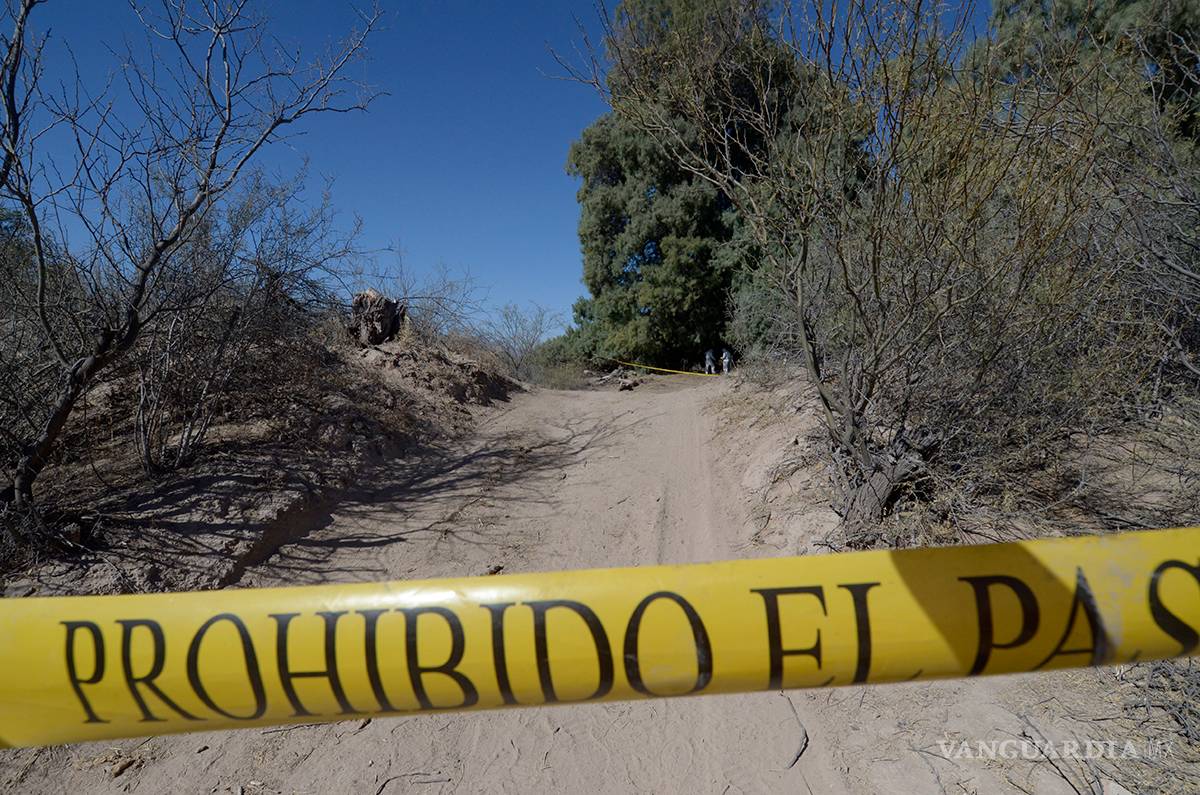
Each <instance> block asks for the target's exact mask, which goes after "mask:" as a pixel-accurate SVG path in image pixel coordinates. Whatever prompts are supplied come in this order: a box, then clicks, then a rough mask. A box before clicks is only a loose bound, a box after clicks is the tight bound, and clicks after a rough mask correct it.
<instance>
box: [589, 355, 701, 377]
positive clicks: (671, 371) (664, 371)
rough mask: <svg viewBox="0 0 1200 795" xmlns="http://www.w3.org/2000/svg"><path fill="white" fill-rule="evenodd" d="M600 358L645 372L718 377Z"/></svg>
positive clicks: (605, 357) (604, 357)
mask: <svg viewBox="0 0 1200 795" xmlns="http://www.w3.org/2000/svg"><path fill="white" fill-rule="evenodd" d="M600 358H602V359H606V360H608V361H610V362H616V363H617V364H623V365H625V366H626V367H640V368H642V369H643V370H657V371H658V372H660V373H676V374H677V375H698V376H700V377H702V378H717V377H718V376H717V374H716V373H693V372H691V371H689V370H668V369H667V368H665V367H651V366H650V365H648V364H638V363H637V362H623V361H621V360H620V359H609V358H608V357H607V356H601V357H600Z"/></svg>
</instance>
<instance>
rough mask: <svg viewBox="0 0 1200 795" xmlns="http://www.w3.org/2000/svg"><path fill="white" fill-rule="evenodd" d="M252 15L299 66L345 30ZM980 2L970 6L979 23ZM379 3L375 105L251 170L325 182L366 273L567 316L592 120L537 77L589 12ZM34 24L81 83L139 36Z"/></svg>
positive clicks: (575, 0)
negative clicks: (382, 272) (402, 274)
mask: <svg viewBox="0 0 1200 795" xmlns="http://www.w3.org/2000/svg"><path fill="white" fill-rule="evenodd" d="M614 1H615V0H610V2H609V3H608V4H609V5H612V3H613V2H614ZM151 2H153V0H151ZM360 4H361V5H369V4H370V0H361V2H360ZM262 5H265V11H266V13H267V14H268V15H269V16H270V17H271V18H272V19H273V20H274V21H275V24H274V25H273V30H274V31H275V32H276V33H277V34H278V35H279V36H280V38H281V39H282V40H283V41H284V42H288V43H292V44H294V45H296V46H298V47H300V48H301V49H303V50H304V51H306V52H311V53H313V54H314V55H315V54H317V53H319V52H320V51H321V50H322V49H323V48H324V47H325V46H326V45H327V44H329V43H330V41H331V40H333V39H337V38H339V37H340V36H341V35H342V34H344V33H345V32H346V31H348V30H349V29H350V27H351V26H352V25H353V24H354V22H355V20H356V16H355V14H354V12H353V10H352V8H351V6H350V5H349V4H348V3H347V2H343V0H290V1H289V0H267V1H266V2H265V3H264V4H262ZM989 5H990V4H989V3H988V2H986V0H984V2H982V3H981V4H980V5H979V7H977V8H976V13H975V15H974V16H975V18H976V20H977V21H979V22H980V23H982V21H983V20H985V19H986V17H987V10H988V8H989ZM384 6H385V8H386V12H387V13H386V20H385V24H384V27H383V30H381V31H380V32H379V33H378V34H377V35H376V36H375V38H374V39H373V41H372V42H371V44H370V57H369V60H368V62H367V63H366V64H365V67H364V70H365V71H364V72H363V76H364V77H365V79H366V80H367V81H368V82H370V83H372V84H374V85H375V86H377V87H378V88H379V89H380V90H382V91H386V92H387V93H388V94H389V96H385V97H381V98H380V99H378V100H377V101H376V103H375V104H374V105H373V106H372V107H371V110H370V111H369V112H367V113H365V114H356V115H350V116H334V117H321V118H318V119H316V120H315V121H314V120H309V121H308V122H306V124H305V127H304V129H305V130H306V131H307V132H306V134H305V135H303V136H301V137H299V138H296V139H293V140H292V141H291V142H290V144H289V145H290V146H291V147H292V148H291V149H288V148H276V149H275V150H273V151H272V152H271V153H269V154H268V155H267V156H266V157H265V158H263V160H262V161H261V162H263V163H266V164H267V165H270V166H272V167H277V168H278V169H279V170H280V171H282V172H283V173H288V172H289V171H292V170H294V169H296V168H298V167H299V165H300V162H301V155H307V157H308V158H309V168H310V173H311V175H312V178H313V182H314V184H316V185H318V186H319V185H320V182H319V179H320V177H331V178H333V179H334V188H333V199H334V204H335V206H336V207H337V208H338V209H339V211H340V212H341V213H342V214H344V216H345V224H346V225H347V226H349V225H350V224H351V223H352V217H353V216H355V215H357V216H358V217H360V218H361V219H362V222H363V236H362V238H361V244H362V245H363V247H364V248H367V249H372V250H379V251H381V253H380V254H379V256H378V259H377V267H378V268H387V267H388V266H389V265H390V264H392V263H394V262H395V258H394V256H392V255H390V254H385V253H382V250H384V249H385V248H387V247H389V246H394V247H396V248H398V249H399V250H400V251H401V252H402V254H403V258H404V263H405V267H406V268H408V269H411V270H415V271H417V272H421V271H425V270H427V269H431V268H433V267H436V266H438V265H439V264H444V265H447V266H449V267H450V268H451V269H453V270H458V271H462V270H469V271H470V273H471V274H472V275H473V276H474V278H475V279H476V280H477V281H478V282H479V283H480V284H481V285H482V286H484V287H485V288H487V303H489V304H491V305H492V306H498V305H500V304H504V303H506V302H510V301H511V302H516V303H524V302H526V301H535V302H537V303H539V304H541V305H543V306H546V307H548V308H551V309H553V310H555V311H557V312H561V313H562V314H563V316H564V318H566V319H569V317H570V306H571V304H572V302H573V301H574V300H575V298H576V297H577V296H579V295H580V294H582V293H583V292H584V287H583V284H582V281H581V275H582V262H581V258H580V253H579V242H578V238H577V236H576V225H577V222H578V217H579V209H578V205H577V204H576V201H575V191H576V188H577V185H576V180H574V179H573V178H571V177H569V176H567V174H566V171H565V164H566V157H567V149H568V147H569V146H570V145H571V142H572V141H573V140H575V139H576V138H577V137H578V136H579V133H580V132H581V131H582V130H583V129H584V128H585V127H586V126H587V125H588V124H590V123H591V122H592V121H593V120H594V119H595V118H596V117H597V116H599V115H600V114H601V113H603V112H604V110H605V108H604V105H603V103H602V102H601V101H600V99H599V97H597V96H596V95H595V93H594V92H593V91H591V90H590V89H588V88H586V87H584V86H581V85H578V84H575V83H571V82H568V81H563V80H556V79H553V78H552V77H551V76H550V75H556V74H560V70H559V67H558V66H557V64H555V62H554V60H553V58H552V57H551V55H550V52H549V50H548V48H549V47H551V46H553V47H554V48H555V49H557V50H560V51H566V52H568V53H569V52H571V50H572V47H573V45H575V44H581V42H580V36H579V31H578V29H577V27H576V19H578V20H580V21H581V22H583V23H584V24H585V25H587V26H588V27H590V28H591V29H592V32H593V40H598V39H599V37H598V36H597V35H595V31H596V28H597V27H598V25H597V20H596V11H595V6H594V3H593V0H509V1H507V2H502V0H440V1H439V0H398V1H397V2H392V3H384ZM34 19H35V20H36V29H37V30H38V31H39V32H45V31H46V30H47V29H49V30H50V32H51V37H52V41H51V47H49V48H48V55H50V56H51V57H57V58H59V59H60V62H59V63H52V64H51V65H50V71H51V72H53V71H54V70H55V68H56V67H62V66H63V65H64V64H63V62H61V57H62V54H63V52H64V50H62V49H61V46H60V47H55V46H54V45H55V44H56V43H57V44H60V45H61V43H62V42H67V43H68V44H69V45H70V49H71V52H72V53H73V54H74V57H75V59H76V60H77V62H78V63H79V65H80V69H81V72H82V73H83V74H84V76H85V79H87V80H88V81H89V83H91V84H92V85H94V86H100V85H103V79H104V75H105V74H107V73H109V72H111V71H112V70H113V69H114V68H115V63H116V61H115V58H114V56H112V55H111V53H110V52H109V48H114V49H118V50H120V49H123V42H124V41H125V40H126V38H127V37H130V36H133V37H134V39H135V40H140V28H139V27H138V22H137V19H136V17H135V16H134V14H133V12H132V11H131V10H130V8H129V5H128V3H127V2H124V0H51V2H49V3H48V4H47V5H45V6H42V7H39V9H38V10H37V12H36V14H35V17H34ZM356 74H358V73H357V72H356Z"/></svg>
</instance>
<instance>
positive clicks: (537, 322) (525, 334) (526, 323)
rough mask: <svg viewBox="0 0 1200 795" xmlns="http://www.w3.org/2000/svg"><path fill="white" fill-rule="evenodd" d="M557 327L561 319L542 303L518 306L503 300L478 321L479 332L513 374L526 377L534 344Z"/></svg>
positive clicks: (560, 324) (532, 360)
mask: <svg viewBox="0 0 1200 795" xmlns="http://www.w3.org/2000/svg"><path fill="white" fill-rule="evenodd" d="M561 328H562V319H561V318H560V317H559V316H558V315H556V314H555V313H553V312H551V311H550V310H548V309H546V308H545V307H543V306H539V305H538V304H530V305H529V308H528V309H522V308H521V307H519V306H517V305H516V304H505V305H504V306H502V307H501V308H500V309H498V310H497V311H496V312H495V313H494V314H493V315H492V316H491V317H489V318H487V319H486V320H485V321H484V322H483V323H481V324H480V326H479V335H480V336H481V337H482V338H483V339H484V340H485V341H486V342H487V343H488V344H489V345H490V346H491V347H492V348H493V349H494V350H495V351H496V353H497V354H499V356H500V359H501V361H503V362H504V364H505V365H506V366H507V367H508V369H509V371H510V372H511V373H512V374H513V375H514V376H515V377H517V378H521V379H529V378H530V377H531V375H532V369H531V368H532V366H533V364H534V354H535V353H536V351H537V349H538V346H539V345H541V344H542V343H543V342H545V341H546V338H547V337H548V336H549V335H550V334H551V333H552V332H553V331H555V330H557V329H561Z"/></svg>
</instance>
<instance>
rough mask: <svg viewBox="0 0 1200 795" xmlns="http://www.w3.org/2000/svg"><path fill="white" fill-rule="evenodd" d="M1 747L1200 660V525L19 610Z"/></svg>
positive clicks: (46, 602) (3, 622)
mask: <svg viewBox="0 0 1200 795" xmlns="http://www.w3.org/2000/svg"><path fill="white" fill-rule="evenodd" d="M0 628H2V632H3V643H2V644H0V670H2V671H3V672H4V676H3V678H2V679H0V741H2V742H3V743H5V744H7V745H35V744H47V743H65V742H76V741H81V740H97V739H101V738H111V737H126V736H141V735H149V734H164V733H168V732H181V731H189V730H208V729H215V728H222V727H239V726H255V725H264V724H271V723H282V722H310V721H315V720H339V719H344V718H347V717H349V716H362V715H379V714H381V713H382V714H387V713H397V712H411V711H422V710H435V709H465V708H482V707H501V706H515V705H531V704H547V703H555V702H578V701H595V700H606V701H607V700H613V699H625V698H639V697H650V696H679V695H687V694H695V693H719V692H729V691H745V690H763V689H770V690H775V689H779V688H793V687H822V686H826V685H845V684H851V683H860V682H889V681H906V680H910V679H928V678H934V677H954V676H975V675H979V674H995V673H1008V672H1015V671H1041V670H1046V669H1051V668H1062V667H1068V666H1078V665H1091V664H1102V663H1126V662H1131V661H1135V660H1148V659H1153V658H1162V657H1171V656H1175V655H1189V654H1194V653H1196V651H1197V645H1198V644H1200V635H1198V632H1200V529H1184V530H1159V531H1153V532H1141V533H1125V534H1121V535H1110V536H1101V537H1086V538H1073V539H1055V540H1042V541H1032V542H1022V543H1011V544H997V545H990V546H976V547H954V548H944V549H921V550H908V551H899V552H888V551H873V552H859V553H849V554H838V555H821V556H813V557H800V558H779V559H769V560H747V561H735V562H728V563H711V564H701V565H689V566H655V567H649V568H633V569H599V570H593V571H570V572H557V573H552V574H522V575H513V576H500V577H476V578H466V579H448V580H426V581H422V582H391V583H380V584H355V585H327V586H314V587H301V588H277V589H263V590H228V591H215V592H208V593H178V594H157V595H141V596H136V595H135V596H102V597H63V598H47V599H40V598H39V599H4V600H2V601H0Z"/></svg>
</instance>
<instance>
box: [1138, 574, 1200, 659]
mask: <svg viewBox="0 0 1200 795" xmlns="http://www.w3.org/2000/svg"><path fill="white" fill-rule="evenodd" d="M1171 569H1180V570H1182V571H1186V572H1187V573H1189V574H1191V575H1192V576H1193V577H1195V578H1196V584H1197V585H1200V563H1197V565H1195V566H1192V565H1190V564H1187V563H1184V562H1183V561H1182V560H1168V561H1164V562H1163V563H1160V564H1159V565H1158V568H1156V569H1155V570H1154V574H1152V575H1151V576H1150V592H1149V594H1148V599H1149V601H1150V615H1151V616H1152V617H1153V618H1154V623H1155V624H1157V625H1158V627H1159V629H1161V630H1162V631H1163V632H1165V633H1167V634H1168V635H1170V636H1171V637H1172V638H1174V639H1175V640H1176V641H1178V642H1179V654H1178V655H1177V656H1179V657H1184V656H1186V655H1189V654H1191V653H1192V652H1194V651H1196V647H1197V646H1200V634H1198V633H1197V632H1196V628H1195V627H1191V626H1188V624H1186V623H1185V622H1184V621H1183V619H1181V618H1180V617H1179V616H1177V615H1175V614H1174V613H1172V612H1171V611H1170V610H1168V609H1167V607H1166V605H1164V604H1163V603H1162V597H1161V596H1159V593H1158V589H1159V582H1160V580H1162V576H1163V574H1165V573H1167V572H1168V571H1170V570H1171Z"/></svg>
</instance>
